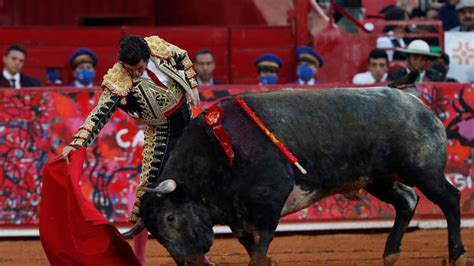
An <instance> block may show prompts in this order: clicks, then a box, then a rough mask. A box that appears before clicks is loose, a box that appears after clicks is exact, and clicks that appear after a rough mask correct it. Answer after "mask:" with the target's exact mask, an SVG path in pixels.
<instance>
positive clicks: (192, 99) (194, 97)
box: [186, 88, 201, 108]
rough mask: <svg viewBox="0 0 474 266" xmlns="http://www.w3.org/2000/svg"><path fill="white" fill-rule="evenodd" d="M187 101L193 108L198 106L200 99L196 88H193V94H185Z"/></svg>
mask: <svg viewBox="0 0 474 266" xmlns="http://www.w3.org/2000/svg"><path fill="white" fill-rule="evenodd" d="M186 98H187V99H188V102H190V103H191V104H192V105H193V107H194V108H198V107H199V104H200V103H201V100H200V99H199V91H198V89H197V88H194V89H193V95H189V94H186Z"/></svg>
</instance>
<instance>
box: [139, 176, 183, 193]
mask: <svg viewBox="0 0 474 266" xmlns="http://www.w3.org/2000/svg"><path fill="white" fill-rule="evenodd" d="M175 189H176V182H175V181H174V180H173V179H166V180H163V181H161V183H160V184H158V186H156V187H154V188H145V191H147V192H152V193H157V194H160V195H165V194H168V193H171V192H173V191H174V190H175Z"/></svg>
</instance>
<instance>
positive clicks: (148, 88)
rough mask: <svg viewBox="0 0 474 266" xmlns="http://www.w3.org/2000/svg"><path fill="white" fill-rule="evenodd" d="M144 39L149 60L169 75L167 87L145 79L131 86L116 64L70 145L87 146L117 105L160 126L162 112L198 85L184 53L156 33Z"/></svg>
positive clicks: (140, 118) (147, 123) (127, 76)
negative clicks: (147, 48)
mask: <svg viewBox="0 0 474 266" xmlns="http://www.w3.org/2000/svg"><path fill="white" fill-rule="evenodd" d="M145 40H146V42H147V44H148V46H149V47H150V49H151V60H152V61H153V62H154V63H155V65H156V66H157V68H158V69H160V70H161V71H162V72H163V73H165V74H166V75H168V77H169V78H170V80H169V83H168V88H160V87H158V86H157V85H156V84H154V83H153V84H150V83H151V82H145V81H142V82H140V83H139V84H138V85H137V84H135V86H134V84H133V81H132V78H131V76H130V75H129V73H128V72H127V71H126V70H125V68H124V67H123V66H122V65H121V64H120V63H116V64H115V65H114V66H113V67H112V68H110V69H109V70H108V71H107V74H106V75H105V76H104V80H103V82H102V86H101V87H102V88H103V92H102V95H101V96H100V98H99V102H98V104H97V106H96V107H95V108H94V109H93V110H92V111H91V113H90V114H89V116H88V117H87V119H86V121H85V122H84V124H83V125H82V126H81V127H80V128H79V130H78V131H77V133H76V134H75V136H74V139H73V141H72V142H71V143H70V145H71V146H76V147H79V146H83V147H87V146H89V145H90V144H91V143H92V142H93V141H94V140H95V138H96V137H97V135H98V133H99V132H100V130H101V129H102V128H103V127H104V125H105V124H106V123H107V121H108V119H109V118H110V116H111V115H112V114H113V112H114V111H115V110H116V109H117V107H120V108H121V109H122V110H124V111H125V112H127V113H128V114H129V115H130V116H132V117H134V118H135V119H137V120H139V121H142V122H143V123H144V124H146V125H160V124H164V123H165V122H166V117H164V112H166V111H168V110H170V109H172V108H173V107H174V105H176V104H177V103H178V102H179V100H180V99H181V96H182V95H184V93H190V94H191V95H192V89H193V88H195V87H197V83H196V80H195V79H194V77H195V75H196V73H195V72H194V70H193V68H192V62H191V60H190V59H189V57H188V55H187V52H186V51H185V50H182V49H180V48H178V47H176V46H174V45H172V44H170V43H168V42H166V41H164V40H163V39H161V38H159V37H158V36H151V37H147V38H145ZM157 87H158V88H157ZM159 89H164V90H159Z"/></svg>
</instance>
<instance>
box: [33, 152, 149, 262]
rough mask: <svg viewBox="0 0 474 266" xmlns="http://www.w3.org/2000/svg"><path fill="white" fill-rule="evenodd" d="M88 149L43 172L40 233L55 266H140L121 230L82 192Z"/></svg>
mask: <svg viewBox="0 0 474 266" xmlns="http://www.w3.org/2000/svg"><path fill="white" fill-rule="evenodd" d="M85 156H86V151H85V148H82V149H79V150H77V151H74V152H72V153H71V155H70V164H66V161H65V160H64V159H56V160H54V161H52V162H49V163H48V164H47V165H46V167H45V168H44V169H43V188H42V191H41V203H40V217H39V218H40V219H39V231H40V239H41V244H42V245H43V249H44V251H45V253H46V255H47V256H48V260H49V262H50V263H51V265H140V262H139V261H138V259H137V258H136V257H135V254H134V253H133V250H132V248H131V247H130V245H129V244H128V243H127V241H125V239H124V238H123V237H122V235H121V234H120V233H119V231H118V230H117V228H116V227H115V226H113V225H112V224H111V223H110V222H109V221H107V219H105V217H104V216H102V215H101V214H100V213H99V212H98V211H97V210H96V209H95V208H94V206H93V205H92V204H91V202H90V201H88V200H87V199H86V198H85V197H84V195H83V194H82V192H81V189H80V187H79V180H80V177H81V175H82V172H83V163H84V159H85Z"/></svg>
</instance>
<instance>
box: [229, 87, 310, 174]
mask: <svg viewBox="0 0 474 266" xmlns="http://www.w3.org/2000/svg"><path fill="white" fill-rule="evenodd" d="M235 102H236V103H237V105H239V107H240V108H242V110H244V112H245V113H246V114H247V115H248V116H249V117H250V119H251V120H252V121H253V122H254V123H255V124H256V125H257V126H258V127H259V128H260V129H261V130H262V131H263V133H265V135H267V137H268V138H269V139H270V140H271V141H272V142H273V144H275V146H277V148H278V149H279V150H280V152H281V153H283V155H284V156H285V158H286V159H287V160H288V161H289V162H290V163H291V164H293V165H294V166H296V167H297V168H298V170H300V172H301V173H302V174H303V175H306V174H307V173H308V172H307V171H306V170H305V169H304V168H303V167H302V166H301V165H300V164H299V163H298V158H296V156H295V155H293V153H291V151H290V150H288V148H286V146H285V145H284V144H283V143H281V141H280V140H279V139H278V138H277V137H276V136H275V135H274V134H273V133H272V132H271V131H270V130H269V129H268V128H267V126H265V124H264V123H263V121H262V120H261V119H260V118H259V117H258V116H257V114H256V113H255V112H254V111H253V110H252V109H251V108H250V107H249V106H248V105H247V103H246V102H245V101H244V99H242V97H240V96H237V97H235Z"/></svg>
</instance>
